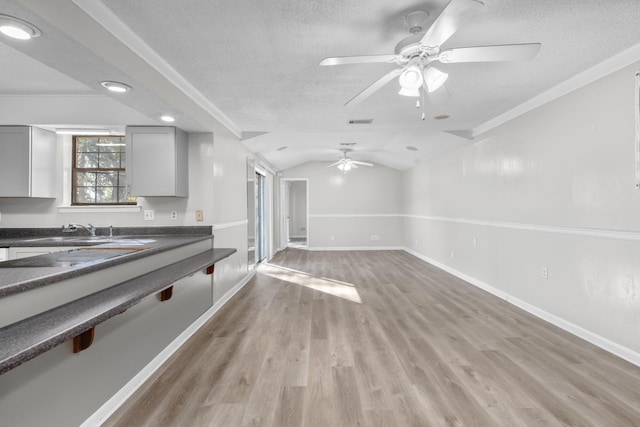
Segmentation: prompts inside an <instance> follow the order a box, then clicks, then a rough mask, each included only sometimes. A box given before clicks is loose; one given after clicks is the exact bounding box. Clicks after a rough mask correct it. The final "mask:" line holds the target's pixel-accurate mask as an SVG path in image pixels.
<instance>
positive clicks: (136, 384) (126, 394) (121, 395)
mask: <svg viewBox="0 0 640 427" xmlns="http://www.w3.org/2000/svg"><path fill="white" fill-rule="evenodd" d="M255 274H256V272H255V270H253V271H250V272H249V273H247V275H245V276H244V277H243V278H242V280H241V281H240V282H238V283H237V284H236V285H235V286H234V287H233V288H232V289H231V290H229V291H228V292H227V293H226V294H225V295H224V297H223V298H222V299H221V300H219V301H218V302H216V303H215V304H214V305H213V307H211V308H210V309H209V310H207V311H206V312H205V313H203V314H202V316H200V317H199V318H198V319H197V320H196V321H195V322H193V323H192V324H191V325H189V327H188V328H187V329H185V330H184V331H183V332H182V333H181V334H180V335H178V336H177V337H176V338H175V339H174V340H173V341H171V343H170V344H169V345H168V346H167V347H165V349H164V350H162V351H161V352H160V353H159V354H158V355H157V356H156V357H154V358H153V360H151V361H150V362H149V363H148V364H147V365H146V366H145V367H144V368H142V370H140V372H138V373H137V374H136V376H134V377H133V378H131V380H129V382H127V383H126V384H125V385H124V386H123V387H122V388H121V389H120V390H118V392H117V393H116V394H114V395H113V396H112V397H111V398H110V399H109V400H107V401H106V402H105V403H104V404H103V405H102V406H101V407H100V408H98V410H97V411H96V412H94V413H93V415H91V416H90V417H89V418H87V419H86V420H85V421H84V422H83V423H82V424H81V425H80V427H94V426H99V425H102V424H103V423H104V422H105V421H107V419H108V418H109V417H110V416H111V415H113V413H114V412H115V411H116V410H117V409H118V408H119V407H120V406H122V405H123V404H124V402H126V401H127V399H129V398H130V397H131V396H132V395H133V393H135V391H136V390H138V389H139V388H140V387H141V386H142V385H143V384H144V383H145V381H147V380H148V379H149V378H151V376H152V375H153V373H154V372H155V371H157V370H158V369H159V368H160V367H161V366H162V364H163V363H165V362H166V361H167V360H169V358H170V357H171V356H172V355H173V354H174V353H175V352H176V351H178V349H179V348H180V347H182V345H183V344H184V343H185V342H187V340H188V339H189V338H191V336H192V335H193V334H195V333H196V332H197V331H198V329H200V328H201V327H202V326H203V325H204V324H205V323H206V322H207V321H208V320H209V319H211V318H212V317H213V315H214V314H216V312H217V311H218V310H220V308H222V306H223V305H225V304H226V303H227V302H228V301H229V300H230V299H231V298H232V297H233V296H234V295H235V294H236V293H238V291H240V289H242V288H243V287H244V285H246V284H247V283H248V282H249V280H251V278H252V277H253V276H254V275H255Z"/></svg>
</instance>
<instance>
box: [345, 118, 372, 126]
mask: <svg viewBox="0 0 640 427" xmlns="http://www.w3.org/2000/svg"><path fill="white" fill-rule="evenodd" d="M371 123H373V119H352V120H349V124H350V125H370V124H371Z"/></svg>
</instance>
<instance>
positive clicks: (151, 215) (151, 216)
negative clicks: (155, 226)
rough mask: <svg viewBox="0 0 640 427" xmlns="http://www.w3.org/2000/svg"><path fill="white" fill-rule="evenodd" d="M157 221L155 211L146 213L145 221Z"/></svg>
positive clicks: (146, 211)
mask: <svg viewBox="0 0 640 427" xmlns="http://www.w3.org/2000/svg"><path fill="white" fill-rule="evenodd" d="M155 219H156V213H155V211H153V210H151V209H146V210H145V211H144V220H145V221H153V220H155Z"/></svg>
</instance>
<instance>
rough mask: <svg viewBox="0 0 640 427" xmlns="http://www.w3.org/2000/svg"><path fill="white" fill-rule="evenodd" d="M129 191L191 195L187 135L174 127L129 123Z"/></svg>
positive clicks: (153, 194) (132, 192)
mask: <svg viewBox="0 0 640 427" xmlns="http://www.w3.org/2000/svg"><path fill="white" fill-rule="evenodd" d="M126 144H127V160H126V170H127V191H128V192H129V194H130V195H132V196H143V197H144V196H174V197H187V196H188V195H189V170H188V169H189V163H188V145H187V134H186V133H185V132H184V131H182V130H180V129H178V128H175V127H171V126H128V127H127V129H126Z"/></svg>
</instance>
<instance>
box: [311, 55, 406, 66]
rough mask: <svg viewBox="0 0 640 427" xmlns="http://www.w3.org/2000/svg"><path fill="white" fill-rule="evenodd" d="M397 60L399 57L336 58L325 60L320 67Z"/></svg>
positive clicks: (365, 56)
mask: <svg viewBox="0 0 640 427" xmlns="http://www.w3.org/2000/svg"><path fill="white" fill-rule="evenodd" d="M397 58H398V57H397V55H364V56H336V57H333V58H325V59H323V60H322V62H320V66H326V65H346V64H374V63H379V62H394V61H395V60H396V59H397Z"/></svg>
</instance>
